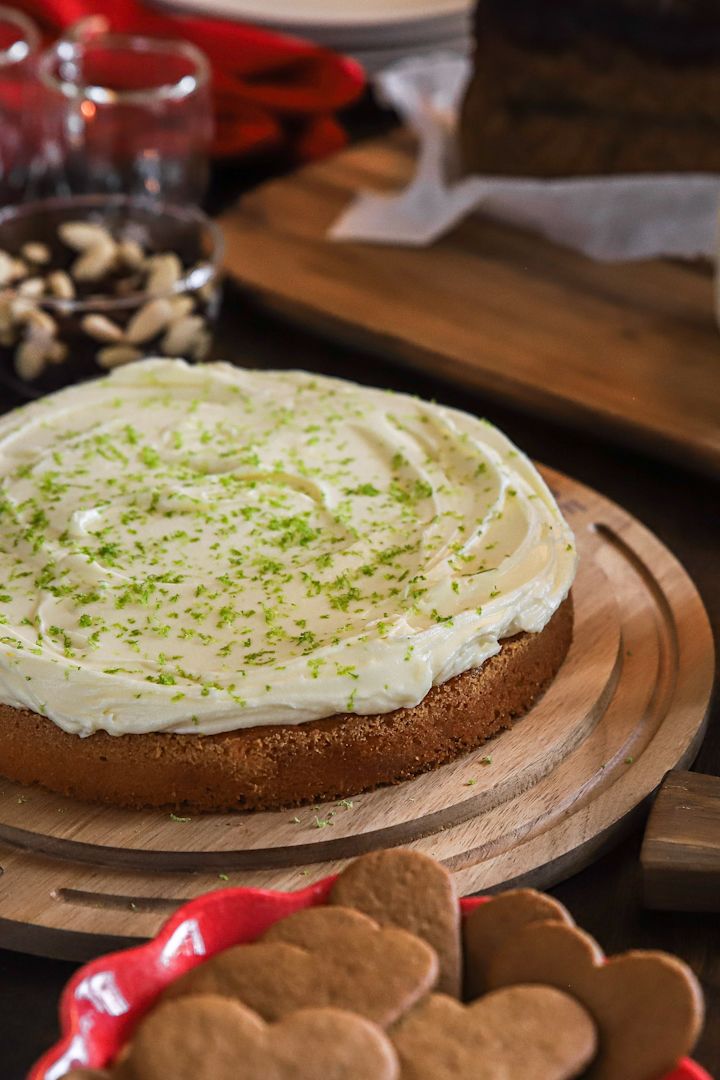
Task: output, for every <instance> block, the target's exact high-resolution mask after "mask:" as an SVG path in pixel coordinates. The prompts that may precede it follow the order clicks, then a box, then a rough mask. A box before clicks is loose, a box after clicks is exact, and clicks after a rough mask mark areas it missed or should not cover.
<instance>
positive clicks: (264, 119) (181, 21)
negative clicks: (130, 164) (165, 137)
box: [14, 0, 365, 161]
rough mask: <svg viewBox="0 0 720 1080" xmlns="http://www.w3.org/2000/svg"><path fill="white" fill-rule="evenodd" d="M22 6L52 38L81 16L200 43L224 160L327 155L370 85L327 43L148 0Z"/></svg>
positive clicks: (59, 0)
mask: <svg viewBox="0 0 720 1080" xmlns="http://www.w3.org/2000/svg"><path fill="white" fill-rule="evenodd" d="M14 6H15V7H18V8H20V9H22V10H23V11H25V12H26V13H27V14H28V15H29V16H30V17H31V18H33V19H35V21H36V22H37V23H38V24H39V25H40V27H41V28H42V29H43V31H44V32H45V33H47V34H49V35H52V36H56V35H57V34H59V33H61V32H62V31H64V30H66V29H67V28H68V27H69V26H70V25H72V23H74V22H77V20H78V19H83V18H86V17H87V16H89V15H103V16H104V17H105V18H106V19H107V21H108V24H109V26H110V29H111V30H114V31H118V32H131V33H137V34H146V35H148V36H150V37H166V38H167V37H181V38H185V39H186V40H188V41H192V42H193V43H194V44H195V45H197V46H198V47H199V48H200V49H202V51H203V52H204V53H205V54H206V56H207V57H208V59H209V60H210V64H211V67H212V90H213V104H214V110H215V137H214V140H213V146H212V154H213V156H214V157H217V158H228V157H236V156H239V155H243V154H248V153H250V152H253V151H255V152H257V151H260V150H269V149H279V148H281V147H283V148H285V149H286V150H287V151H289V153H290V154H291V155H292V156H293V157H294V158H296V159H297V160H300V161H302V160H305V161H307V160H311V159H314V158H319V157H323V156H324V155H325V154H328V153H331V152H332V151H333V150H337V149H339V148H340V147H341V146H343V145H344V144H345V141H346V136H345V132H344V130H343V128H342V125H341V124H340V123H339V122H338V121H337V119H336V118H335V116H334V114H335V112H336V111H337V110H338V109H342V108H343V107H344V106H346V105H348V104H350V103H351V102H352V101H354V100H355V99H356V98H357V97H359V95H360V94H361V93H362V90H363V87H364V84H365V80H364V77H363V73H362V69H361V68H360V66H359V65H358V64H356V63H355V62H354V61H353V60H349V59H348V58H346V57H341V56H337V55H336V54H335V53H332V52H330V51H329V50H327V49H322V48H319V47H318V46H315V45H311V44H309V43H307V42H303V41H298V40H297V39H295V38H288V37H283V36H281V35H279V34H273V33H270V32H268V31H265V30H260V29H257V28H255V27H251V26H247V25H242V24H240V23H235V22H226V21H223V20H220V19H202V18H197V17H186V16H179V15H178V16H176V15H171V14H165V13H160V12H157V11H154V10H151V9H150V8H148V7H146V6H145V5H144V4H143V3H141V0H16V3H15V4H14Z"/></svg>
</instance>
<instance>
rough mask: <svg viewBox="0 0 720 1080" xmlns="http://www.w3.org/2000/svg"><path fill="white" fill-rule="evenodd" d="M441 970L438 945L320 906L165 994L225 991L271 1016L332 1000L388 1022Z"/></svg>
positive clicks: (207, 966) (223, 957)
mask: <svg viewBox="0 0 720 1080" xmlns="http://www.w3.org/2000/svg"><path fill="white" fill-rule="evenodd" d="M437 973H438V961H437V957H436V955H435V953H434V952H433V950H432V949H431V948H430V946H429V945H427V944H426V943H425V942H424V941H421V940H420V939H419V938H416V937H413V935H412V934H409V933H407V931H405V930H397V929H395V928H381V927H379V926H378V925H377V923H375V922H374V921H373V920H372V919H369V918H368V917H367V916H366V915H362V914H361V913H360V912H359V911H351V910H350V909H348V908H341V907H314V908H307V909H305V910H303V911H298V912H296V913H295V914H294V915H290V916H288V918H286V919H282V920H281V921H280V922H277V923H275V924H274V925H273V926H271V927H270V929H269V930H268V931H267V933H266V934H265V936H264V937H263V938H262V940H260V941H258V942H255V943H254V944H252V945H236V946H234V947H233V948H230V949H226V950H225V952H222V953H218V955H217V956H214V957H212V958H211V959H210V960H207V961H206V962H205V963H203V964H200V965H199V966H198V967H196V968H193V969H192V971H188V972H186V973H185V974H184V975H182V976H180V978H179V979H177V980H176V981H175V982H173V983H171V984H170V986H169V987H168V989H167V990H166V991H165V997H166V998H176V997H182V996H185V995H187V994H220V995H221V996H222V997H231V998H235V999H237V1000H238V1001H242V1002H243V1003H244V1004H245V1005H247V1006H248V1007H249V1008H251V1009H254V1010H255V1012H257V1013H259V1014H260V1016H262V1017H263V1019H264V1020H268V1021H270V1020H278V1019H280V1017H282V1016H284V1015H285V1014H286V1013H290V1012H294V1011H295V1010H296V1009H301V1008H303V1007H305V1006H306V1005H308V1004H309V1003H312V1004H313V1005H317V1006H320V1005H332V1006H335V1007H337V1008H342V1009H348V1010H350V1012H355V1013H359V1014H360V1015H361V1016H365V1017H367V1018H368V1019H369V1020H374V1021H375V1022H376V1023H378V1024H380V1025H382V1026H383V1027H386V1026H387V1025H388V1024H392V1023H394V1021H395V1020H397V1018H398V1017H399V1016H401V1015H402V1014H403V1013H404V1012H406V1011H407V1010H408V1009H409V1008H411V1007H412V1006H413V1005H414V1004H415V1002H416V1001H418V1000H419V999H420V998H421V997H423V996H424V995H425V994H427V993H429V991H430V990H431V989H432V987H433V986H434V985H435V982H436V980H437Z"/></svg>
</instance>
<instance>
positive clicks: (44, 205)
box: [0, 195, 225, 316]
mask: <svg viewBox="0 0 720 1080" xmlns="http://www.w3.org/2000/svg"><path fill="white" fill-rule="evenodd" d="M122 207H126V208H128V209H130V210H132V209H133V208H137V209H139V210H141V211H143V212H145V213H150V214H153V213H154V214H156V215H157V216H158V217H169V218H174V219H175V220H176V221H177V220H180V221H182V222H184V223H190V224H196V225H198V226H199V227H200V229H201V230H203V231H204V232H206V233H207V234H208V235H209V236H210V241H211V251H210V254H209V255H208V257H207V259H206V260H203V264H202V265H201V266H195V267H193V268H191V269H189V270H187V271H185V272H184V273H183V276H182V277H181V278H180V280H179V281H176V282H175V284H174V285H173V286H172V287H171V288H170V289H168V290H167V292H165V293H153V294H152V295H151V294H150V293H148V291H147V290H146V289H139V290H138V291H137V292H133V293H128V295H127V296H113V295H111V294H110V293H108V294H103V293H98V295H97V296H93V297H90V296H85V297H81V298H76V297H75V298H72V299H64V298H63V297H59V296H40V297H38V298H37V299H34V298H33V301H32V302H33V304H35V305H36V306H37V307H39V308H43V309H47V310H49V311H56V312H58V313H61V314H63V315H66V316H67V315H74V314H76V313H81V314H82V313H84V312H98V311H121V310H124V309H127V308H136V307H138V306H139V305H141V304H142V303H143V302H144V301H145V300H155V299H160V298H162V297H172V296H182V295H184V294H185V293H188V292H196V291H197V290H198V289H201V288H202V287H203V285H206V284H208V283H209V282H210V281H213V280H214V279H216V278H217V277H218V276H219V274H220V270H221V264H222V258H223V254H224V250H225V241H224V239H223V234H222V230H221V229H220V227H219V226H218V225H217V223H216V222H215V221H213V220H212V218H211V217H209V216H208V215H207V214H206V213H205V211H204V210H201V209H200V207H197V206H181V205H179V204H177V203H164V202H159V201H156V200H154V199H148V198H142V197H141V196H134V195H63V196H58V197H54V198H48V199H36V200H34V201H33V202H26V203H18V204H16V205H10V206H5V207H3V208H2V209H0V233H1V232H2V229H3V226H5V225H6V224H7V223H8V222H10V221H19V220H22V219H24V218H25V219H29V220H32V218H33V217H34V216H35V215H36V214H40V213H43V212H45V211H50V212H52V211H57V212H63V211H73V210H75V209H77V210H78V214H77V220H81V221H84V220H85V219H86V215H85V213H83V211H88V210H93V209H95V210H99V211H102V210H104V209H107V208H122ZM129 217H131V215H129ZM68 220H75V219H71V218H68ZM0 239H1V237H0ZM28 242H29V241H28ZM0 250H5V249H4V248H3V247H2V243H1V242H0ZM171 250H172V249H171ZM151 254H163V253H161V252H151ZM49 272H50V273H51V272H52V269H51V270H50V271H49ZM2 291H3V293H4V295H5V297H7V298H9V299H21V298H22V299H25V297H23V296H22V293H19V292H18V290H17V288H16V287H13V286H12V285H9V286H6V287H5V288H4V289H3V290H2Z"/></svg>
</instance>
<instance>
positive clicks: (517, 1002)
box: [391, 986, 620, 1080]
mask: <svg viewBox="0 0 720 1080" xmlns="http://www.w3.org/2000/svg"><path fill="white" fill-rule="evenodd" d="M391 1036H392V1040H393V1042H394V1043H395V1048H396V1050H397V1052H398V1055H399V1057H400V1066H401V1070H402V1080H570V1078H572V1077H576V1076H579V1075H580V1073H581V1072H582V1071H583V1069H584V1068H585V1067H586V1065H587V1064H588V1062H590V1061H591V1060H592V1058H593V1056H594V1054H595V1049H596V1033H595V1025H594V1023H593V1021H592V1020H591V1018H590V1017H589V1016H588V1014H587V1012H586V1011H585V1010H584V1009H583V1008H582V1007H581V1006H580V1005H578V1003H577V1002H576V1001H574V1000H573V999H572V998H571V997H568V995H567V994H563V993H561V992H560V991H558V990H554V989H553V988H552V987H549V986H512V987H509V988H508V989H506V990H497V991H495V993H492V994H488V995H487V996H486V997H484V998H481V999H480V1000H479V1001H475V1002H473V1003H472V1004H471V1005H461V1004H459V1003H458V1002H457V1001H454V1000H453V998H450V997H447V996H446V995H444V994H433V995H431V996H430V997H429V998H427V999H426V1000H425V1001H423V1002H421V1003H420V1004H419V1005H418V1006H416V1008H414V1009H413V1010H412V1012H410V1013H408V1015H407V1016H405V1017H404V1018H403V1019H402V1020H401V1021H400V1023H399V1024H398V1025H397V1026H396V1027H395V1029H394V1030H393V1031H392V1032H391ZM616 1080H620V1075H619V1074H618V1076H617V1077H616Z"/></svg>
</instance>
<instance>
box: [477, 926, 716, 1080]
mask: <svg viewBox="0 0 720 1080" xmlns="http://www.w3.org/2000/svg"><path fill="white" fill-rule="evenodd" d="M487 974H488V983H489V984H490V985H491V986H492V987H500V986H511V985H514V984H517V983H543V984H546V985H550V986H556V987H559V988H561V989H563V990H565V991H566V992H567V993H569V994H572V995H573V997H575V998H577V1000H578V1001H579V1002H580V1004H581V1005H583V1006H584V1007H585V1008H586V1009H587V1010H588V1012H589V1013H590V1014H591V1015H592V1016H593V1017H594V1019H595V1022H596V1024H597V1027H598V1035H599V1052H598V1056H597V1058H596V1060H595V1062H594V1063H593V1065H592V1068H591V1069H590V1070H589V1072H588V1077H592V1080H618V1078H619V1077H622V1080H656V1078H657V1077H660V1076H664V1075H665V1074H666V1073H668V1072H671V1071H672V1069H673V1068H674V1067H675V1065H676V1064H677V1062H678V1060H679V1059H680V1058H681V1057H683V1056H684V1055H685V1054H689V1053H690V1051H691V1050H692V1048H693V1046H694V1045H695V1041H696V1039H697V1037H698V1034H699V1032H700V1028H701V1026H702V1017H703V1000H702V991H701V990H700V987H699V985H698V982H697V979H696V978H695V976H694V975H693V973H692V972H691V971H690V969H689V968H688V967H687V966H686V965H685V964H683V963H682V961H681V960H678V959H677V958H676V957H674V956H668V955H667V954H666V953H661V952H627V953H623V954H622V955H621V956H614V957H610V958H609V959H608V960H607V961H606V958H605V956H604V954H603V951H602V949H601V948H600V946H599V945H598V944H597V942H596V941H594V940H593V938H591V937H590V936H589V935H588V934H585V933H583V931H582V930H578V929H577V928H576V927H572V926H566V925H564V924H563V923H560V922H542V923H532V924H530V925H529V926H525V927H523V928H522V929H521V930H519V931H518V933H517V934H516V935H515V936H514V937H513V938H512V939H510V940H508V941H506V942H505V944H504V945H503V946H502V948H500V949H498V950H497V951H496V952H495V953H494V955H493V956H492V957H491V959H490V963H489V965H488V973H487Z"/></svg>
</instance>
